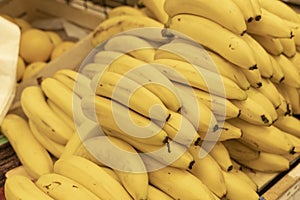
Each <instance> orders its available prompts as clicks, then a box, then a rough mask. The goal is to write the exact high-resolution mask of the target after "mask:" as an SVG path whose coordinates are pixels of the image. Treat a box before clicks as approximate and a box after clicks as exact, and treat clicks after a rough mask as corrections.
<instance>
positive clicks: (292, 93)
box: [276, 84, 300, 114]
mask: <svg viewBox="0 0 300 200" xmlns="http://www.w3.org/2000/svg"><path fill="white" fill-rule="evenodd" d="M276 86H277V88H278V87H279V88H280V89H278V90H279V91H285V95H286V96H285V99H288V100H289V103H290V105H291V110H292V112H293V114H299V111H300V101H299V99H300V98H299V95H298V92H297V88H295V87H291V86H288V85H286V84H277V85H276Z"/></svg>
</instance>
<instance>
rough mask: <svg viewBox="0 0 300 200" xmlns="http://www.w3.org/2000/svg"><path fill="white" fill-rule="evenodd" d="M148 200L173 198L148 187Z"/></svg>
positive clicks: (168, 199) (150, 186) (152, 187)
mask: <svg viewBox="0 0 300 200" xmlns="http://www.w3.org/2000/svg"><path fill="white" fill-rule="evenodd" d="M147 199H148V200H157V199H159V200H172V199H173V198H172V197H170V196H169V195H167V194H166V193H165V192H163V191H161V190H160V189H158V188H156V187H154V186H152V185H149V186H148V198H147Z"/></svg>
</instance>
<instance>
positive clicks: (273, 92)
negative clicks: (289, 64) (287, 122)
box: [256, 78, 281, 109]
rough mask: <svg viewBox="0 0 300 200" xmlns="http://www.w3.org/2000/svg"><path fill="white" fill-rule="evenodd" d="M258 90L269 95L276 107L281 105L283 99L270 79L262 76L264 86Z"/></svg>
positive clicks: (266, 95)
mask: <svg viewBox="0 0 300 200" xmlns="http://www.w3.org/2000/svg"><path fill="white" fill-rule="evenodd" d="M256 90H257V91H258V92H260V93H261V94H263V95H264V96H265V97H267V98H268V99H269V100H270V101H271V102H272V104H273V107H274V108H275V109H277V108H278V107H279V106H280V104H281V100H280V96H279V94H278V90H277V89H276V87H275V85H274V84H273V83H272V82H271V81H270V80H269V79H265V78H262V86H261V87H260V88H257V89H256Z"/></svg>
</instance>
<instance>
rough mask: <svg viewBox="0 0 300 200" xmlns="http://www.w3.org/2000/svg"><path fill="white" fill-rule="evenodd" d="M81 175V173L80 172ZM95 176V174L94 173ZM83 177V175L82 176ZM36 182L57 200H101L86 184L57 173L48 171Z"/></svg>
mask: <svg viewBox="0 0 300 200" xmlns="http://www.w3.org/2000/svg"><path fill="white" fill-rule="evenodd" d="M79 175H81V174H79ZM93 175H94V176H95V174H93ZM80 177H81V176H80ZM35 184H36V185H37V186H38V187H39V188H40V189H41V190H42V191H44V192H45V193H47V194H48V195H49V196H51V197H52V198H54V199H57V200H62V199H64V200H71V199H73V200H75V199H76V200H79V199H87V200H88V199H89V200H100V198H98V197H97V196H96V195H95V194H94V193H92V192H91V191H90V190H88V189H87V188H86V187H85V186H83V185H81V184H79V183H78V182H77V181H74V180H73V179H71V178H68V177H65V176H62V175H60V174H57V173H48V174H44V175H42V176H40V177H39V179H38V180H37V181H36V182H35Z"/></svg>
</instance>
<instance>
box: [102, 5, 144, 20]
mask: <svg viewBox="0 0 300 200" xmlns="http://www.w3.org/2000/svg"><path fill="white" fill-rule="evenodd" d="M121 15H133V16H135V17H139V16H145V14H144V13H143V12H142V11H140V10H139V9H137V8H134V7H132V6H127V5H122V6H117V7H114V8H113V9H111V10H109V11H108V12H107V17H108V18H112V17H117V16H121Z"/></svg>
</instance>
